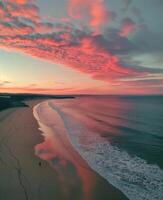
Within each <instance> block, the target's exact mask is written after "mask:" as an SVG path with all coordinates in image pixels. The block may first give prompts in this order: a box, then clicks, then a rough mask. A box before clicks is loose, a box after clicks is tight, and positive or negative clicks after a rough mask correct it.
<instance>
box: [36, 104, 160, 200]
mask: <svg viewBox="0 0 163 200" xmlns="http://www.w3.org/2000/svg"><path fill="white" fill-rule="evenodd" d="M49 109H50V110H51V112H52V110H54V111H55V112H57V114H58V115H59V116H60V117H61V119H62V120H63V122H64V125H65V128H66V130H67V134H68V135H69V138H70V141H71V143H72V145H73V147H74V148H75V149H76V150H77V151H78V152H79V154H80V155H81V156H82V157H83V158H84V159H85V160H86V161H87V163H88V164H89V166H90V167H91V168H92V169H94V170H95V171H96V172H98V173H99V174H100V175H101V176H102V177H104V178H105V179H106V180H108V182H109V183H111V184H112V185H114V186H115V187H117V188H118V189H120V190H121V191H122V192H123V193H124V194H125V195H126V196H127V197H128V198H129V199H130V200H162V199H163V171H162V170H161V169H160V168H159V167H158V166H157V165H150V164H148V163H147V162H146V161H145V160H143V159H141V158H139V157H136V156H135V157H132V156H130V155H129V154H128V153H127V152H125V151H123V150H121V149H119V148H117V147H116V146H113V145H111V144H110V143H109V142H108V141H106V140H105V139H104V138H101V137H100V136H99V135H98V134H97V133H94V132H90V131H88V130H87V129H86V128H85V127H84V126H83V125H81V123H80V122H79V121H78V120H77V119H76V118H75V117H73V116H72V113H71V115H70V114H69V113H68V112H64V110H63V109H62V108H61V107H60V106H58V105H56V104H55V102H54V101H47V102H46V103H41V104H39V105H37V106H36V107H35V108H34V116H35V117H36V119H37V120H38V121H40V119H41V122H42V123H44V124H45V125H48V124H49V120H48V119H50V118H49V117H47V115H48V112H47V111H48V110H49ZM51 123H53V119H50V124H51ZM54 124H55V122H54ZM55 126H56V124H55Z"/></svg>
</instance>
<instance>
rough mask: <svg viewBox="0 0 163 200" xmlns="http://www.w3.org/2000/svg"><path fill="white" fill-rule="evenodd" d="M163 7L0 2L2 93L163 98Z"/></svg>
mask: <svg viewBox="0 0 163 200" xmlns="http://www.w3.org/2000/svg"><path fill="white" fill-rule="evenodd" d="M162 10H163V0H46V1H45V0H28V1H27V0H2V1H0V92H32V93H54V94H56V93H57V94H72V93H73V94H74V93H91V94H158V93H161V94H162V93H163V21H162V19H163V12H162Z"/></svg>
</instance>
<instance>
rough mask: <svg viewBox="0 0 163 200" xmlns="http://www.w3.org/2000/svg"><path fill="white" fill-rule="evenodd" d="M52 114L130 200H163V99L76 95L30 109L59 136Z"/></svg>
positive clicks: (85, 155) (78, 147)
mask: <svg viewBox="0 0 163 200" xmlns="http://www.w3.org/2000/svg"><path fill="white" fill-rule="evenodd" d="M49 111H50V112H49ZM53 112H55V113H57V115H58V116H59V117H60V119H61V120H62V122H63V124H64V127H65V129H66V132H67V135H68V137H69V140H70V142H71V144H72V146H73V147H74V149H75V150H76V151H77V152H78V153H79V154H80V155H81V156H82V158H83V159H84V160H85V161H86V162H87V163H88V165H89V166H90V167H91V168H92V169H93V170H94V171H96V172H97V173H98V174H100V175H101V176H102V177H103V178H105V179H106V180H107V181H108V182H109V183H111V184H112V185H113V186H115V187H116V188H118V189H119V190H121V191H122V192H123V193H124V194H125V195H126V196H127V197H128V198H129V199H130V200H156V199H157V200H162V199H163V156H162V155H163V96H78V97H76V98H74V99H62V100H47V101H45V102H42V103H40V104H38V105H37V106H36V107H35V108H34V116H35V118H36V119H37V120H38V122H39V124H40V123H41V124H44V125H46V127H50V128H51V129H52V130H53V131H58V130H61V131H62V129H56V127H57V126H59V125H58V124H56V123H55V120H54V119H53V117H52V113H53ZM42 131H44V132H45V131H46V130H43V129H42ZM59 134H60V133H59V131H58V135H59Z"/></svg>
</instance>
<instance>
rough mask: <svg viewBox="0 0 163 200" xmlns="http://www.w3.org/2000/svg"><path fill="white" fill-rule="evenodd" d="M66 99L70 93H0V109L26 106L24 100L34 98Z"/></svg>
mask: <svg viewBox="0 0 163 200" xmlns="http://www.w3.org/2000/svg"><path fill="white" fill-rule="evenodd" d="M49 98H51V99H67V98H74V97H73V96H70V95H44V94H0V111H1V110H4V109H7V108H12V107H26V106H28V105H27V104H26V103H25V102H24V101H26V100H35V99H38V100H39V99H49Z"/></svg>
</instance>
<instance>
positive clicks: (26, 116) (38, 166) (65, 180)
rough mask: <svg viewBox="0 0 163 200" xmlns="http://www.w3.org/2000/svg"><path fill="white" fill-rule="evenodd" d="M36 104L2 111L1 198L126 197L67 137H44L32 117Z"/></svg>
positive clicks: (88, 199) (75, 199) (71, 199)
mask: <svg viewBox="0 0 163 200" xmlns="http://www.w3.org/2000/svg"><path fill="white" fill-rule="evenodd" d="M37 103H38V101H29V102H28V104H29V105H30V106H29V107H22V108H12V109H8V110H5V111H2V112H0V199H1V200H11V199H16V200H37V199H38V200H45V199H46V200H54V199H56V200H100V199H101V200H123V199H127V198H126V197H125V196H124V195H123V194H122V193H121V192H120V191H119V190H117V189H116V188H114V187H113V186H112V185H110V184H109V183H108V182H107V181H106V180H104V179H103V178H101V177H100V176H99V175H98V174H97V173H95V172H93V171H92V170H91V169H90V168H89V166H88V165H87V164H86V163H85V161H84V160H82V158H81V157H80V156H79V155H78V153H76V151H75V150H74V149H73V148H72V146H71V145H70V143H69V142H68V140H67V139H66V138H65V139H64V140H62V139H59V137H58V136H56V137H55V141H54V140H51V137H48V136H46V137H45V139H44V137H42V135H41V132H40V131H39V130H38V124H37V122H36V120H35V119H34V117H33V106H34V105H36V104H37ZM63 141H64V142H63ZM65 146H66V148H65ZM47 147H48V148H47ZM67 147H68V148H67ZM35 150H36V151H37V155H39V156H40V158H39V157H37V156H36V155H35Z"/></svg>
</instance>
